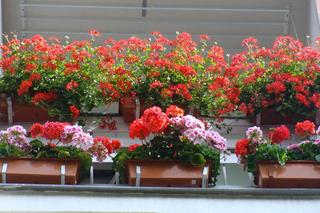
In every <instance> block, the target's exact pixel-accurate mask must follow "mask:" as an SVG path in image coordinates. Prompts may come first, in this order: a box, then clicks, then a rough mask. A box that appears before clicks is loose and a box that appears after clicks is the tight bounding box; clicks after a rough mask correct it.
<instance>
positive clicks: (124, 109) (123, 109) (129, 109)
mask: <svg viewBox="0 0 320 213" xmlns="http://www.w3.org/2000/svg"><path fill="white" fill-rule="evenodd" d="M146 108H147V107H146V106H145V104H144V102H143V101H142V102H140V112H139V115H137V116H138V117H140V115H142V113H143V111H144V110H145V109H146ZM136 110H137V104H136V101H135V99H134V98H132V97H125V98H123V99H122V100H121V101H120V103H119V112H120V114H121V115H122V116H123V120H124V121H125V122H126V123H132V122H133V121H134V120H135V119H136Z"/></svg>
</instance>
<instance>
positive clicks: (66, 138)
mask: <svg viewBox="0 0 320 213" xmlns="http://www.w3.org/2000/svg"><path fill="white" fill-rule="evenodd" d="M75 133H83V130H82V127H81V126H78V125H66V126H65V127H64V130H63V133H62V134H61V141H62V142H63V143H70V142H71V140H72V136H73V135H74V134H75Z"/></svg>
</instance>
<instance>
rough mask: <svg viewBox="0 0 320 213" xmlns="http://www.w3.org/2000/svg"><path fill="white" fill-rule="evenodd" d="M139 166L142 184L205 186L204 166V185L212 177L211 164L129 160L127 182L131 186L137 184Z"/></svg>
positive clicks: (206, 184)
mask: <svg viewBox="0 0 320 213" xmlns="http://www.w3.org/2000/svg"><path fill="white" fill-rule="evenodd" d="M137 166H139V167H140V171H141V173H140V186H162V187H203V185H202V181H203V174H204V167H207V168H208V170H207V173H205V182H204V187H207V186H208V180H209V179H210V178H211V170H210V168H211V167H210V165H209V164H208V165H205V166H192V165H185V164H182V163H181V162H179V161H166V160H146V161H136V160H129V161H127V167H126V169H127V182H128V184H129V185H131V186H135V185H136V178H137V172H136V170H137Z"/></svg>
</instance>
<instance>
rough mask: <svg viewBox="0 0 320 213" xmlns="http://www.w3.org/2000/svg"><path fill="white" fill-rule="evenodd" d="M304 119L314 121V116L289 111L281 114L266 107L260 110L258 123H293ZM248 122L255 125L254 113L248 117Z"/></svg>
mask: <svg viewBox="0 0 320 213" xmlns="http://www.w3.org/2000/svg"><path fill="white" fill-rule="evenodd" d="M306 119H308V120H310V121H315V118H307V117H305V116H303V115H299V114H295V113H290V114H287V115H286V116H283V115H282V114H281V113H279V112H278V111H276V110H274V109H272V108H266V109H263V110H262V111H261V118H260V125H281V124H287V125H290V124H291V125H294V124H296V123H297V122H301V121H304V120H306ZM250 122H251V123H253V124H254V125H257V120H256V115H252V116H251V117H250Z"/></svg>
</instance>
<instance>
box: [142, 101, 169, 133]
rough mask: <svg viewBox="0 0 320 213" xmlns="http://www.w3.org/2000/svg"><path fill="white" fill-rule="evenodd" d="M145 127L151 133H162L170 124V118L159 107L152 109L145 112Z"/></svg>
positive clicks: (143, 119)
mask: <svg viewBox="0 0 320 213" xmlns="http://www.w3.org/2000/svg"><path fill="white" fill-rule="evenodd" d="M141 120H142V122H143V125H144V126H145V127H146V128H147V129H148V130H149V132H151V133H160V132H162V131H163V130H164V129H165V128H166V127H167V126H168V124H169V118H168V116H167V115H166V114H165V113H163V112H162V110H161V109H160V108H159V107H151V108H149V109H146V110H145V111H144V112H143V116H142V117H141Z"/></svg>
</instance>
